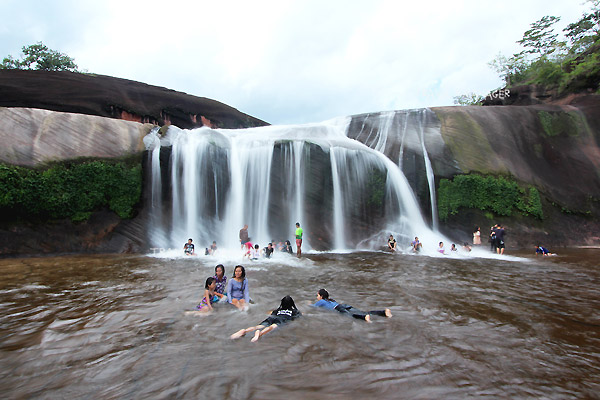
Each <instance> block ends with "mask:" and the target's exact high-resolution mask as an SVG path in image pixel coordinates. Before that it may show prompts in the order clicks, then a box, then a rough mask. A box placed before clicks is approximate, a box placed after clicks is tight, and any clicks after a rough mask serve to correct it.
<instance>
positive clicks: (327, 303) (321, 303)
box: [311, 289, 392, 322]
mask: <svg viewBox="0 0 600 400" xmlns="http://www.w3.org/2000/svg"><path fill="white" fill-rule="evenodd" d="M311 306H313V307H323V308H326V309H328V310H336V311H338V312H340V313H342V314H348V315H350V316H352V317H353V318H357V319H362V320H365V321H367V322H371V315H379V316H381V317H387V318H391V317H392V312H391V311H390V309H389V308H386V309H385V310H372V311H368V312H364V311H361V310H359V309H358V308H354V307H352V306H349V305H348V304H340V303H338V302H337V301H335V300H333V299H330V298H329V292H328V291H327V290H325V289H319V292H318V293H317V302H316V303H315V304H311Z"/></svg>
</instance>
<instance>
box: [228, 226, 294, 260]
mask: <svg viewBox="0 0 600 400" xmlns="http://www.w3.org/2000/svg"><path fill="white" fill-rule="evenodd" d="M303 235H304V230H303V229H302V228H301V227H300V223H299V222H296V231H295V236H296V256H297V257H300V256H301V255H302V237H303ZM239 237H240V244H241V246H242V249H243V250H244V258H245V257H248V259H249V260H257V259H259V258H260V257H264V258H271V256H272V255H273V253H274V252H276V251H277V252H282V253H289V254H294V249H293V248H292V244H291V243H290V241H289V240H286V241H285V242H283V241H279V242H278V243H277V246H275V240H273V241H271V242H269V244H268V245H267V247H265V248H263V249H262V251H261V250H260V246H259V245H258V244H256V243H255V244H253V243H252V242H251V241H250V236H249V235H248V225H244V227H243V228H242V229H240V234H239Z"/></svg>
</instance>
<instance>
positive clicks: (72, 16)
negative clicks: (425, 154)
mask: <svg viewBox="0 0 600 400" xmlns="http://www.w3.org/2000/svg"><path fill="white" fill-rule="evenodd" d="M582 3H583V0H501V1H497V0H496V1H485V0H464V1H451V0H446V1H424V0H420V1H419V0H414V1H399V0H391V1H379V0H360V1H359V0H339V1H337V0H336V1H331V0H314V1H313V0H294V1H286V0H277V1H259V0H255V1H248V0H244V1H229V0H211V1H203V0H195V1H180V0H171V1H164V0H161V1H152V0H147V1H128V0H102V1H88V0H52V1H47V0H39V1H35V0H0V15H2V16H3V18H2V24H0V58H3V57H5V56H7V55H9V54H10V55H13V56H14V57H16V58H20V57H21V48H22V47H23V46H24V45H30V44H34V43H36V42H39V41H42V42H43V43H44V44H46V45H47V46H48V47H50V48H51V49H53V50H58V51H60V52H62V53H66V54H68V55H69V56H71V57H73V58H74V59H75V62H76V63H77V65H78V66H79V68H80V69H86V70H88V71H89V72H93V73H97V74H104V75H110V76H115V77H119V78H126V79H132V80H136V81H140V82H144V83H148V84H151V85H157V86H163V87H166V88H169V89H174V90H178V91H182V92H186V93H189V94H192V95H195V96H202V97H208V98H211V99H215V100H218V101H220V102H223V103H226V104H228V105H230V106H232V107H235V108H237V109H238V110H240V111H242V112H244V113H247V114H250V115H252V116H254V117H257V118H260V119H262V120H265V121H267V122H270V123H273V124H295V123H306V122H319V121H323V120H326V119H330V118H333V117H337V116H344V115H353V114H359V113H365V112H374V111H385V110H395V109H408V108H419V107H433V106H442V105H452V104H453V97H454V96H457V95H460V94H466V93H469V92H475V93H477V94H482V95H485V94H486V93H488V92H489V91H491V90H493V89H495V88H497V87H500V86H501V85H502V82H501V80H500V79H499V78H498V76H497V74H496V72H494V71H493V70H492V69H491V68H490V67H489V66H488V62H489V61H491V60H492V59H494V57H495V56H496V55H497V54H498V53H499V52H502V53H503V54H505V55H507V56H508V55H511V54H513V53H514V52H517V51H519V47H518V45H517V44H516V43H515V41H517V40H519V39H521V37H522V36H523V32H525V31H526V30H527V29H529V25H530V24H531V23H532V22H535V21H537V20H538V19H540V18H542V17H543V16H545V15H554V16H560V17H561V18H562V19H561V21H560V23H559V26H558V27H559V28H560V29H562V28H563V27H564V26H566V25H567V24H568V23H571V22H574V21H576V20H577V19H578V18H579V17H580V16H581V14H582V13H583V11H584V10H586V9H587V8H588V6H586V5H584V4H582Z"/></svg>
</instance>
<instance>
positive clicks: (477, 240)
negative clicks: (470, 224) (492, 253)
mask: <svg viewBox="0 0 600 400" xmlns="http://www.w3.org/2000/svg"><path fill="white" fill-rule="evenodd" d="M480 244H481V228H480V227H478V226H477V227H475V230H474V231H473V245H474V246H479V245H480Z"/></svg>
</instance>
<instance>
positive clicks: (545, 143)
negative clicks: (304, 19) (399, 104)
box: [0, 70, 600, 254]
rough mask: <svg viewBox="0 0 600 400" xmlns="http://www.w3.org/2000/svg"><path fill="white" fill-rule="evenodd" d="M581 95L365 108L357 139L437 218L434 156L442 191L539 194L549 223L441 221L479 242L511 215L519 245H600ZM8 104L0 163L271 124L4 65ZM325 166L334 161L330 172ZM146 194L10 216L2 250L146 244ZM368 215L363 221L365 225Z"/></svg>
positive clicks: (97, 152)
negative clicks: (184, 131)
mask: <svg viewBox="0 0 600 400" xmlns="http://www.w3.org/2000/svg"><path fill="white" fill-rule="evenodd" d="M572 100H573V101H572V102H571V103H570V104H562V105H548V104H539V105H530V106H489V107H478V106H471V107H437V108H432V109H430V110H406V111H397V112H391V113H372V114H363V115H357V116H353V117H352V118H351V123H350V127H349V131H348V135H349V136H350V137H352V138H355V139H357V140H359V141H361V142H363V143H365V144H367V145H368V146H371V147H373V148H377V149H378V150H379V151H381V152H383V153H384V154H386V155H387V156H388V157H389V158H390V159H391V160H392V161H394V162H395V163H398V164H400V165H402V169H403V171H404V173H405V175H406V176H407V178H408V180H409V183H410V184H411V186H412V187H413V189H414V191H415V193H416V194H417V197H418V200H419V202H420V204H421V207H422V208H423V210H424V214H425V215H426V216H427V215H428V213H429V215H431V213H430V210H431V197H430V192H429V184H428V179H427V176H426V173H425V170H426V162H425V158H424V153H427V155H428V157H429V160H430V161H431V165H432V168H433V171H434V173H435V186H436V188H437V187H438V186H439V182H440V180H441V179H452V178H453V177H455V176H457V175H461V174H479V175H484V176H507V177H509V178H510V179H513V180H515V181H516V182H518V183H519V184H520V185H525V186H526V185H530V186H532V187H535V188H537V189H538V190H539V192H540V194H541V198H542V203H543V204H542V205H543V209H544V219H543V220H538V219H535V218H531V217H527V216H519V215H514V216H511V217H502V216H498V215H493V213H489V212H483V211H481V210H477V209H462V210H460V212H459V213H458V214H457V215H452V216H450V218H449V219H448V220H447V221H442V222H440V229H441V230H442V231H443V232H444V233H447V234H448V235H450V237H452V238H455V239H456V240H457V241H459V240H460V241H462V240H469V239H470V233H471V230H472V228H473V227H474V226H476V225H478V226H481V227H482V232H485V230H486V228H487V227H488V225H491V224H493V223H496V222H501V223H504V224H505V225H507V227H508V230H509V232H510V236H509V240H508V242H507V246H508V247H509V248H510V247H527V246H530V245H532V244H533V243H534V242H537V241H540V242H543V243H545V244H547V245H551V246H556V245H578V244H587V245H598V244H600V237H598V236H599V235H598V232H600V223H599V221H600V150H599V147H598V143H599V140H600V96H597V95H587V96H577V97H576V98H573V99H572ZM0 105H3V106H5V108H0V139H2V140H3V143H4V146H3V148H2V150H0V161H2V162H4V163H9V164H17V165H24V166H30V167H31V166H39V165H41V164H45V163H48V162H54V161H60V160H65V159H72V158H77V157H91V158H114V157H120V156H124V155H135V154H137V155H139V156H140V160H144V161H143V162H146V161H145V160H146V158H143V159H142V158H141V157H142V151H143V145H142V138H143V136H144V135H145V134H146V133H147V132H148V131H149V130H150V129H151V127H152V126H154V125H153V124H159V125H163V124H169V123H172V124H174V125H178V126H180V127H187V128H190V127H195V126H201V125H210V126H218V127H226V128H235V127H249V126H260V125H265V123H264V122H263V121H260V120H257V119H255V118H252V117H250V116H247V115H245V114H243V113H240V112H239V111H237V110H235V109H233V108H231V107H228V106H226V105H223V104H221V103H218V102H215V101H213V100H209V99H201V98H195V97H193V96H189V95H186V94H183V93H178V92H174V91H169V90H167V89H163V88H156V87H152V86H149V85H144V84H141V83H137V82H131V81H127V80H122V79H116V78H110V77H98V76H88V75H82V74H72V73H69V72H63V73H49V72H40V71H6V70H1V71H0ZM50 110H51V111H50ZM86 114H87V115H86ZM131 120H134V121H131ZM209 121H210V122H209ZM384 132H385V135H383V133H384ZM325 164H326V158H324V161H323V168H325ZM145 179H147V177H146V178H145ZM323 185H324V186H327V185H326V184H323ZM321 194H323V193H321ZM147 195H148V193H147V192H145V193H144V195H143V196H144V199H143V201H142V204H141V207H140V209H139V210H138V213H137V216H136V217H135V218H134V219H132V220H127V221H121V220H119V218H118V217H116V215H114V214H113V213H111V212H109V211H107V210H102V211H99V212H97V213H96V214H94V215H93V216H92V217H91V218H89V220H88V221H86V222H83V223H79V224H74V223H72V222H70V221H54V222H52V223H50V224H45V225H39V224H37V225H36V224H3V225H2V226H0V242H2V243H3V245H2V246H1V248H0V254H18V253H20V254H23V253H36V252H78V251H105V252H106V251H109V252H137V251H146V250H147V249H146V247H147V245H146V243H147V235H146V232H145V226H146V218H147V214H146V213H147V209H146V207H144V205H145V204H147V202H146V198H145V196H147ZM323 195H324V194H323ZM319 201H322V200H319ZM371 217H372V216H371ZM369 218H370V216H366V219H365V221H369ZM365 221H354V222H352V224H353V226H362V225H364V224H365V223H366V222H365ZM361 224H362V225H361ZM325 233H326V232H325ZM325 233H324V234H325Z"/></svg>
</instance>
